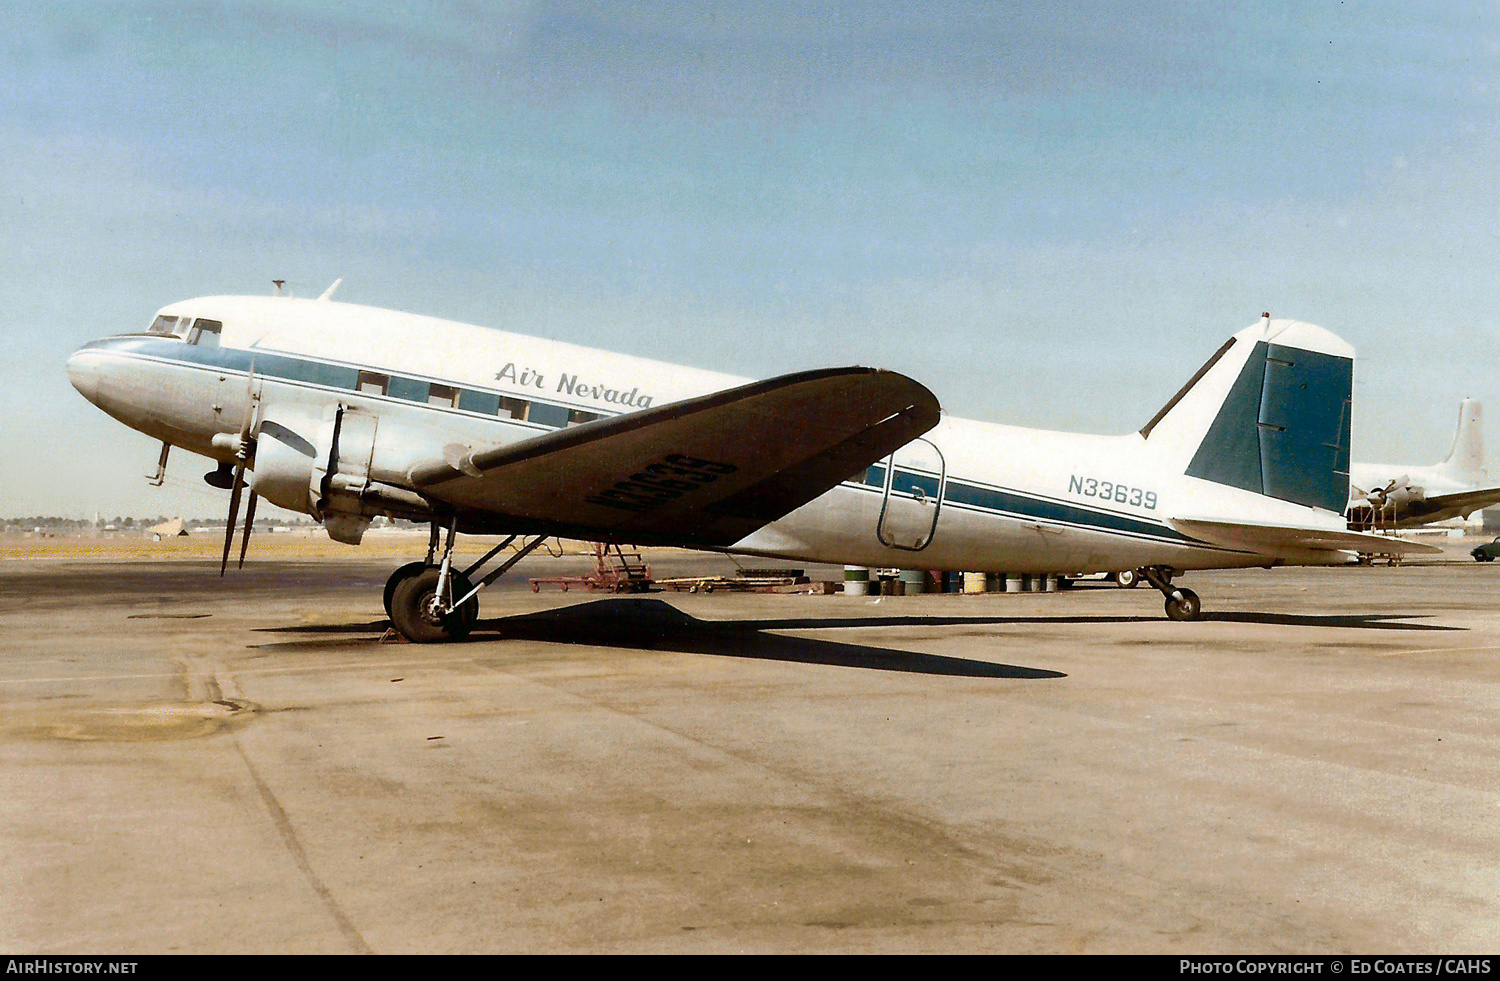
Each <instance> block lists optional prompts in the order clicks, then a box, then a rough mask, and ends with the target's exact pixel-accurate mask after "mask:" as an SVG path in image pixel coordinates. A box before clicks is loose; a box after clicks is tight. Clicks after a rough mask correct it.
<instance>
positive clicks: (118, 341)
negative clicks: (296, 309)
mask: <svg viewBox="0 0 1500 981" xmlns="http://www.w3.org/2000/svg"><path fill="white" fill-rule="evenodd" d="M84 347H85V348H98V349H102V350H110V351H122V352H129V353H132V354H140V355H142V356H145V357H150V358H155V359H158V360H161V361H170V362H175V363H178V364H189V365H196V366H200V367H204V368H221V369H224V370H226V371H237V372H240V373H248V372H249V371H250V370H251V368H252V367H253V368H254V370H255V373H256V374H257V375H259V376H262V377H267V378H275V379H277V380H280V381H289V382H302V383H304V384H309V385H318V386H321V387H324V388H335V389H340V390H342V391H346V392H354V393H355V394H357V395H361V396H363V397H365V398H376V399H378V398H388V399H394V400H396V401H400V402H406V403H410V404H413V405H420V406H423V407H424V408H429V409H438V410H440V411H450V412H451V411H452V409H450V408H448V407H447V406H443V405H429V404H428V402H427V395H428V386H429V385H432V384H435V385H444V386H447V387H449V388H455V389H458V409H459V410H460V411H463V412H472V413H475V414H476V415H484V416H494V415H498V414H499V412H500V405H501V402H500V399H501V396H502V394H503V395H504V396H505V397H507V398H511V399H515V398H516V396H515V395H514V394H512V393H500V392H495V391H492V390H484V389H474V388H470V387H466V386H460V385H459V384H458V383H456V382H450V381H441V380H439V381H431V382H429V381H428V380H427V379H419V378H412V377H409V376H405V375H398V374H394V373H392V372H390V371H389V370H387V369H384V368H359V367H355V366H352V365H340V364H332V363H329V362H327V361H316V360H313V359H311V358H294V357H289V356H287V355H284V354H270V353H268V352H265V351H245V350H241V349H238V348H228V347H205V346H203V345H201V344H187V343H184V342H182V341H175V340H166V339H163V338H154V337H111V338H105V339H104V340H100V341H93V342H92V343H89V344H85V345H84ZM361 371H369V372H371V373H373V374H378V375H383V376H385V377H388V378H389V379H390V383H389V385H388V386H387V391H386V394H385V395H384V396H382V395H378V394H376V393H374V392H359V391H357V389H358V386H359V373H360V372H361ZM524 401H526V402H529V403H531V410H530V413H529V415H528V418H527V419H526V420H525V422H521V423H520V424H521V425H525V424H526V423H533V424H535V425H538V426H543V427H547V428H551V429H562V428H563V427H564V426H566V425H567V424H568V412H569V411H570V407H569V406H566V405H558V404H556V403H550V402H541V401H537V400H536V399H533V398H530V397H527V398H525V399H524ZM590 411H591V412H594V413H596V414H597V415H599V416H601V417H602V416H611V415H618V413H613V412H604V411H601V410H590ZM506 421H508V422H513V423H515V422H519V420H514V419H507V420H506Z"/></svg>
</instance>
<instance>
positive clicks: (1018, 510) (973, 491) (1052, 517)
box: [943, 480, 1203, 545]
mask: <svg viewBox="0 0 1500 981" xmlns="http://www.w3.org/2000/svg"><path fill="white" fill-rule="evenodd" d="M943 500H944V501H945V502H949V503H953V504H960V505H967V506H969V507H973V508H978V509H980V510H983V511H1004V512H1008V513H1010V514H1019V515H1024V516H1025V517H1028V518H1039V519H1041V520H1044V521H1056V522H1059V523H1061V524H1070V525H1081V526H1083V527H1086V528H1090V529H1093V530H1098V531H1116V532H1128V533H1130V534H1134V535H1145V536H1147V537H1150V538H1158V539H1162V538H1165V539H1170V540H1171V541H1174V542H1179V543H1182V544H1186V545H1202V544H1203V543H1202V542H1199V541H1198V540H1197V539H1195V538H1189V537H1188V536H1187V535H1184V534H1183V533H1182V532H1180V531H1177V530H1176V529H1173V528H1168V527H1166V526H1165V525H1159V524H1155V523H1154V522H1150V521H1142V520H1140V519H1138V518H1130V517H1126V516H1125V515H1123V514H1111V513H1109V512H1107V511H1092V510H1089V509H1088V508H1081V507H1075V506H1074V505H1071V504H1063V503H1061V502H1060V501H1049V500H1047V499H1045V498H1040V497H1032V496H1030V495H1027V494H1020V493H1017V492H1015V491H1003V490H997V489H994V488H990V487H980V486H977V485H974V484H969V483H965V482H963V481H958V480H950V481H948V487H947V491H946V493H944V495H943Z"/></svg>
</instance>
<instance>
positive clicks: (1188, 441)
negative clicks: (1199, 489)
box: [1142, 318, 1354, 512]
mask: <svg viewBox="0 0 1500 981" xmlns="http://www.w3.org/2000/svg"><path fill="white" fill-rule="evenodd" d="M1353 391H1354V351H1353V348H1351V347H1349V345H1348V344H1345V343H1344V342H1343V341H1342V340H1340V339H1339V338H1337V337H1335V336H1334V335H1333V334H1330V333H1329V332H1328V331H1325V330H1323V329H1322V328H1319V327H1314V326H1312V325H1311V324H1303V323H1298V322H1296V321H1285V320H1280V321H1271V320H1270V319H1269V318H1268V319H1266V320H1263V321H1262V322H1261V323H1260V324H1257V325H1256V326H1254V327H1251V328H1249V329H1247V330H1243V331H1241V332H1240V333H1238V334H1236V335H1235V336H1234V337H1233V338H1231V341H1230V343H1229V344H1226V345H1225V346H1224V347H1223V348H1220V350H1219V352H1218V353H1217V354H1215V355H1214V358H1213V359H1211V361H1210V362H1209V364H1207V365H1205V366H1204V368H1203V369H1201V370H1200V371H1199V372H1198V374H1197V375H1195V376H1194V377H1193V380H1192V381H1190V382H1189V383H1188V386H1186V387H1185V388H1184V389H1183V390H1182V391H1181V392H1179V393H1178V394H1177V396H1176V397H1175V398H1174V399H1173V400H1172V401H1171V402H1169V403H1168V404H1167V406H1166V407H1165V408H1164V409H1163V410H1162V412H1160V413H1158V414H1157V417H1156V418H1155V419H1153V420H1152V421H1151V423H1150V424H1148V426H1147V428H1146V429H1144V430H1142V435H1143V436H1145V437H1146V439H1147V441H1148V443H1150V444H1152V445H1157V444H1161V445H1163V446H1164V448H1165V450H1166V451H1167V452H1168V453H1172V454H1174V455H1176V456H1177V457H1178V460H1179V465H1181V466H1182V468H1183V469H1182V472H1183V473H1185V474H1187V475H1188V476H1190V477H1197V478H1199V479H1201V480H1208V481H1212V482H1214V483H1218V484H1224V485H1227V486H1230V487H1238V488H1240V489H1242V490H1248V491H1251V492H1253V493H1256V494H1264V495H1265V496H1267V497H1273V498H1277V499H1278V500H1283V501H1289V502H1291V503H1294V504H1302V505H1306V506H1308V507H1316V508H1323V509H1325V510H1328V511H1334V512H1342V511H1343V509H1344V505H1345V504H1346V502H1347V501H1348V495H1349V442H1350V411H1351V402H1352V396H1353Z"/></svg>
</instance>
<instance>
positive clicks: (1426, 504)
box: [1348, 399, 1500, 530]
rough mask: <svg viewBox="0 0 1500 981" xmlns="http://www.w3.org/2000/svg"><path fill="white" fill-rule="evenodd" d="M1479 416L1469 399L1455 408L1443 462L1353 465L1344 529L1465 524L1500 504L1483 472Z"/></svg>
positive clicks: (1498, 491) (1499, 496) (1498, 489)
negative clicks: (1455, 422) (1454, 427)
mask: <svg viewBox="0 0 1500 981" xmlns="http://www.w3.org/2000/svg"><path fill="white" fill-rule="evenodd" d="M1482 419H1483V412H1482V409H1481V406H1480V404H1479V403H1478V402H1477V401H1475V400H1474V399H1464V400H1463V401H1462V402H1460V403H1459V404H1458V429H1457V430H1456V431H1455V432H1454V434H1453V447H1452V449H1450V450H1449V451H1448V457H1447V459H1445V460H1443V462H1441V463H1436V464H1433V465H1432V466H1428V467H1413V466H1406V465H1402V464H1391V463H1356V464H1354V467H1353V469H1352V471H1351V472H1350V496H1349V508H1348V517H1349V527H1350V528H1353V529H1356V530H1368V529H1370V528H1375V527H1381V528H1413V527H1416V526H1418V525H1425V524H1431V523H1432V522H1434V521H1443V520H1446V519H1448V518H1457V517H1460V516H1461V517H1464V518H1467V517H1468V516H1469V515H1471V514H1473V513H1474V512H1475V511H1478V510H1480V509H1481V508H1484V507H1487V506H1489V505H1491V504H1495V503H1500V486H1496V485H1495V484H1494V482H1492V481H1490V480H1489V479H1488V475H1487V474H1486V472H1485V469H1484V434H1483V432H1482V431H1481V428H1482V427H1481V421H1482Z"/></svg>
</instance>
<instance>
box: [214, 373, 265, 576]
mask: <svg viewBox="0 0 1500 981" xmlns="http://www.w3.org/2000/svg"><path fill="white" fill-rule="evenodd" d="M245 395H246V397H245V415H244V418H242V419H241V420H240V435H239V438H238V439H236V440H235V444H234V479H233V481H232V482H231V483H230V485H229V520H228V521H226V522H225V523H224V555H223V557H222V558H221V559H220V561H219V575H220V576H222V575H224V571H225V570H226V569H228V568H229V550H230V548H231V547H232V546H233V545H234V528H235V524H236V522H237V521H238V520H239V513H240V494H241V493H242V492H243V491H244V489H245V466H246V465H247V464H248V463H249V461H250V456H251V454H252V453H253V452H254V450H255V441H254V439H253V438H252V437H251V435H250V433H251V431H252V430H254V428H255V417H256V415H257V411H258V410H259V408H260V394H259V393H257V392H256V391H255V365H254V364H253V363H252V364H251V365H250V376H249V381H248V382H247V383H246V386H245ZM256 497H257V495H256V493H255V490H254V488H251V490H250V501H249V504H248V507H247V509H246V514H245V537H244V538H243V539H242V540H241V542H240V565H239V567H240V568H242V569H243V568H244V567H245V549H246V548H248V547H249V545H250V526H251V525H252V524H254V522H255V500H256Z"/></svg>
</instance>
